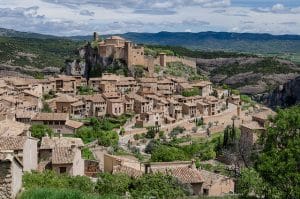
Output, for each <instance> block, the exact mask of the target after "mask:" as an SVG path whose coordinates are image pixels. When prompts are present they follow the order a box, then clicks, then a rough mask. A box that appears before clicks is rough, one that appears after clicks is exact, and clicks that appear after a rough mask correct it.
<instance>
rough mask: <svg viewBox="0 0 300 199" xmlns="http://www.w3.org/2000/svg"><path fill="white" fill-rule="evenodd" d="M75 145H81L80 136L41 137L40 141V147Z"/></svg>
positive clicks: (51, 147)
mask: <svg viewBox="0 0 300 199" xmlns="http://www.w3.org/2000/svg"><path fill="white" fill-rule="evenodd" d="M72 145H75V146H77V147H83V146H84V144H83V142H82V140H81V139H80V138H71V137H53V138H49V137H43V138H42V142H41V147H40V148H41V149H53V148H55V147H71V146H72Z"/></svg>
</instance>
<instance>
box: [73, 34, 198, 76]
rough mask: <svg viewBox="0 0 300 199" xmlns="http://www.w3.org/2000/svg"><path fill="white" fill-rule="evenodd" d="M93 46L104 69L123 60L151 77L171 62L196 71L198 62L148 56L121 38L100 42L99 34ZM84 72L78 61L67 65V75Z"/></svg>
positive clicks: (178, 58) (112, 37) (162, 54)
mask: <svg viewBox="0 0 300 199" xmlns="http://www.w3.org/2000/svg"><path fill="white" fill-rule="evenodd" d="M93 46H94V47H96V48H95V49H97V50H96V52H94V53H95V54H96V57H98V59H99V60H102V61H101V64H102V66H103V67H107V66H108V65H110V64H111V63H112V61H113V60H122V61H124V62H125V63H126V65H127V67H128V69H129V70H131V69H133V68H134V67H135V66H143V67H144V69H146V70H147V71H148V73H149V76H152V75H153V73H154V66H163V67H165V66H167V63H170V62H181V63H183V64H185V65H187V66H189V67H192V68H194V69H195V70H196V60H195V59H193V58H188V57H177V56H169V55H167V54H165V53H159V54H158V56H157V57H153V56H150V55H146V54H145V49H144V46H141V45H137V44H135V43H133V42H131V41H127V40H125V39H124V38H122V37H120V36H110V37H108V38H106V39H104V40H100V39H99V36H98V34H97V33H96V32H94V39H93ZM103 60H105V61H103ZM107 60H110V61H107ZM84 71H85V65H82V64H80V63H78V62H76V61H74V62H73V63H69V64H68V65H67V75H83V74H84Z"/></svg>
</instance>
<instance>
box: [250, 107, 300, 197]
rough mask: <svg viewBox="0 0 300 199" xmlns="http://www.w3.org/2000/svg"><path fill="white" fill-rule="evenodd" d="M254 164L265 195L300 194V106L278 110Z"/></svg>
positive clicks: (293, 195) (263, 138) (292, 195)
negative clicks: (263, 186) (261, 180)
mask: <svg viewBox="0 0 300 199" xmlns="http://www.w3.org/2000/svg"><path fill="white" fill-rule="evenodd" d="M271 121H272V125H271V126H270V127H268V129H267V133H266V136H265V137H262V143H263V144H264V149H263V151H262V152H261V153H260V154H259V156H258V161H257V162H256V164H255V168H256V170H257V172H258V173H259V174H260V176H261V177H262V179H263V182H264V183H265V185H266V187H267V188H266V193H265V194H266V197H268V198H300V167H299V165H300V130H299V129H300V106H296V107H292V108H289V109H285V110H279V112H278V114H277V116H275V118H273V119H272V120H271Z"/></svg>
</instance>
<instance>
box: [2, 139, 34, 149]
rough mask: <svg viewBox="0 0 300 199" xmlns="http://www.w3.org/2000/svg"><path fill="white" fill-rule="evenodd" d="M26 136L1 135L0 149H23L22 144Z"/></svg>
mask: <svg viewBox="0 0 300 199" xmlns="http://www.w3.org/2000/svg"><path fill="white" fill-rule="evenodd" d="M27 139H29V138H28V137H21V136H15V137H1V138H0V150H23V148H24V144H25V142H26V140H27Z"/></svg>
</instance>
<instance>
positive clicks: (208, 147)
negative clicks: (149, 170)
mask: <svg viewBox="0 0 300 199" xmlns="http://www.w3.org/2000/svg"><path fill="white" fill-rule="evenodd" d="M174 132H178V133H180V131H179V130H178V131H177V130H175V131H174ZM190 140H191V139H188V138H182V139H178V138H176V137H173V138H172V140H171V141H167V140H151V141H150V142H149V143H148V144H147V146H146V148H145V152H146V153H148V154H151V161H154V162H171V161H176V160H190V159H192V158H195V159H200V160H210V159H214V158H215V157H216V155H217V153H218V151H219V150H220V147H222V140H223V136H222V135H218V136H216V137H214V138H212V139H208V140H205V139H199V140H197V141H193V142H192V143H191V144H189V145H184V146H182V145H180V143H183V142H187V141H190Z"/></svg>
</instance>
